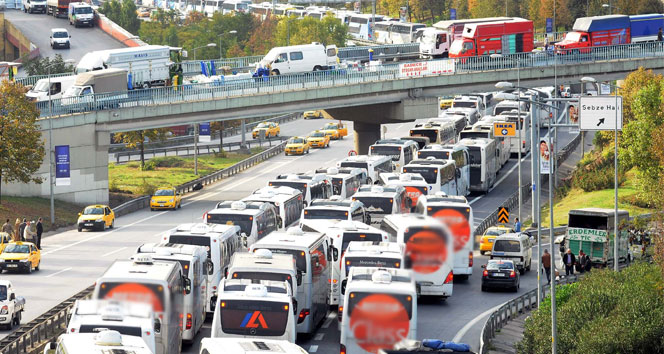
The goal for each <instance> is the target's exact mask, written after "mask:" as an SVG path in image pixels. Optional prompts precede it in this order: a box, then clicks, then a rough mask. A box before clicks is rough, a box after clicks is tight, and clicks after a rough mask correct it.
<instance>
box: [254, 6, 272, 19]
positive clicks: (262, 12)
mask: <svg viewBox="0 0 664 354" xmlns="http://www.w3.org/2000/svg"><path fill="white" fill-rule="evenodd" d="M248 10H249V13H250V14H252V15H254V16H256V17H258V18H260V19H261V21H264V20H265V19H266V18H267V16H269V15H270V14H271V13H272V5H265V4H249V8H248Z"/></svg>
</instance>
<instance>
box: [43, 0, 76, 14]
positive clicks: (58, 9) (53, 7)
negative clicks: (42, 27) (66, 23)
mask: <svg viewBox="0 0 664 354" xmlns="http://www.w3.org/2000/svg"><path fill="white" fill-rule="evenodd" d="M70 2H72V0H47V1H46V14H47V15H52V16H53V17H67V12H68V11H69V3H70Z"/></svg>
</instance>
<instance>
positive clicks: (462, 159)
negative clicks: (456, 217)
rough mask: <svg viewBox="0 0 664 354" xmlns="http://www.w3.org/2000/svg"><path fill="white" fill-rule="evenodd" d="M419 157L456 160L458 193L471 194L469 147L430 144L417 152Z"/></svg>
mask: <svg viewBox="0 0 664 354" xmlns="http://www.w3.org/2000/svg"><path fill="white" fill-rule="evenodd" d="M417 157H418V158H420V159H427V158H429V157H433V158H434V159H437V160H451V161H454V166H455V167H456V177H457V180H456V181H457V195H462V196H467V195H468V194H470V166H469V165H468V148H467V147H465V146H463V145H460V144H455V145H435V144H434V145H429V146H427V147H426V148H424V149H423V150H420V151H418V152H417Z"/></svg>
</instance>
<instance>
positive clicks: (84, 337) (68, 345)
mask: <svg viewBox="0 0 664 354" xmlns="http://www.w3.org/2000/svg"><path fill="white" fill-rule="evenodd" d="M60 353H67V354H106V353H132V354H151V353H152V351H151V350H150V348H149V347H148V346H147V344H145V342H143V340H142V339H141V337H136V336H129V335H123V334H120V333H119V332H118V331H113V330H103V331H101V332H99V333H65V334H62V335H60V337H58V341H57V342H51V343H48V344H46V347H45V348H44V354H60Z"/></svg>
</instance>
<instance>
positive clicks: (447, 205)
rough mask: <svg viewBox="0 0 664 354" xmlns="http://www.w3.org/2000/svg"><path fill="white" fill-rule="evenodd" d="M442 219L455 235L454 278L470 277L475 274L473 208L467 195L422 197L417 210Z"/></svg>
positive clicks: (418, 212)
mask: <svg viewBox="0 0 664 354" xmlns="http://www.w3.org/2000/svg"><path fill="white" fill-rule="evenodd" d="M415 212H416V213H417V214H421V215H428V216H431V217H434V218H436V219H439V220H441V221H442V222H444V223H445V225H447V228H448V229H449V230H450V232H451V233H452V236H453V237H454V278H455V279H468V277H469V276H471V275H472V274H473V242H474V240H475V236H474V226H473V208H472V207H471V206H470V204H468V200H466V197H461V196H447V195H442V194H436V195H429V196H425V197H423V198H420V201H419V202H418V203H417V208H416V211H415Z"/></svg>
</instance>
